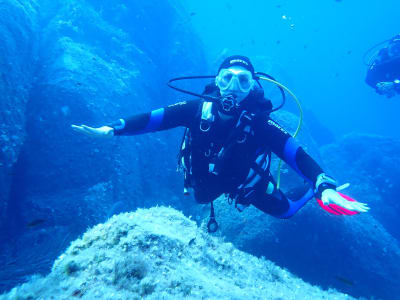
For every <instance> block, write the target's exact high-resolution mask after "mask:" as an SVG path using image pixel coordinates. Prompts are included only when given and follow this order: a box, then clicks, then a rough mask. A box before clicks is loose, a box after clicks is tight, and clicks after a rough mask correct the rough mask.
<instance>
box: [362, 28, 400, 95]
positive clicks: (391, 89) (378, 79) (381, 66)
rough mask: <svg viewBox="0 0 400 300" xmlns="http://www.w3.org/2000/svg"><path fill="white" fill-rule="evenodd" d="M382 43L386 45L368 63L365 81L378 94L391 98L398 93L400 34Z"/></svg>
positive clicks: (399, 86)
mask: <svg viewBox="0 0 400 300" xmlns="http://www.w3.org/2000/svg"><path fill="white" fill-rule="evenodd" d="M384 43H387V45H386V46H385V47H383V48H382V49H381V50H380V51H379V52H378V54H377V55H376V57H374V58H373V62H372V63H371V64H368V67H369V68H368V72H367V77H366V79H365V81H366V83H367V84H368V85H369V86H371V87H373V88H374V89H375V90H376V92H377V93H378V94H380V95H386V97H388V98H391V97H393V96H395V95H396V93H397V94H400V34H398V35H396V36H395V37H394V38H392V39H391V40H389V41H385V42H384ZM380 44H382V43H380ZM380 44H378V45H380ZM375 48H376V46H375V47H373V48H372V49H375Z"/></svg>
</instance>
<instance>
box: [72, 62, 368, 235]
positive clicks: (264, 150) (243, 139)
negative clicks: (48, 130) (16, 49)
mask: <svg viewBox="0 0 400 300" xmlns="http://www.w3.org/2000/svg"><path fill="white" fill-rule="evenodd" d="M257 74H258V73H255V71H254V67H253V65H252V64H251V62H250V60H249V59H248V58H247V57H245V56H240V55H235V56H230V57H228V58H226V59H225V60H224V62H223V63H222V64H221V66H220V67H219V70H218V75H217V76H215V82H213V83H211V84H209V85H207V86H206V88H205V91H204V93H203V94H202V95H201V97H200V98H199V99H196V100H192V101H187V102H186V101H185V102H179V103H176V104H173V105H170V106H167V107H164V108H160V109H156V110H153V111H151V112H148V113H143V114H137V115H134V116H131V117H129V118H126V119H119V120H118V121H116V122H114V123H112V124H109V125H106V126H102V127H99V128H93V127H89V126H86V125H80V126H76V125H72V128H73V129H74V130H75V131H77V132H80V133H84V134H87V135H89V136H99V137H101V136H106V137H111V136H123V135H137V134H143V133H148V132H154V131H161V130H167V129H171V128H175V127H179V126H183V127H186V131H185V135H184V138H183V142H182V149H181V153H180V165H181V166H182V168H183V170H184V182H185V186H184V190H185V192H188V189H190V188H191V189H193V191H194V197H195V199H196V201H197V202H199V203H202V204H206V203H211V218H210V222H209V224H208V229H209V231H210V232H214V231H215V230H216V229H217V223H216V222H215V218H214V211H213V205H212V203H213V201H214V200H215V199H217V198H218V197H219V196H221V195H222V194H225V195H227V196H228V197H229V199H230V200H231V201H232V202H234V203H235V206H236V207H237V208H238V209H239V210H243V209H244V208H246V207H247V206H249V205H254V206H255V207H256V208H258V209H260V210H262V211H263V212H265V213H267V214H270V215H272V216H274V217H277V218H290V217H291V216H293V215H294V214H295V213H296V212H297V211H298V210H299V209H300V208H301V207H303V206H304V205H305V204H306V203H307V202H308V201H309V200H310V199H311V198H313V197H314V196H316V197H317V198H319V199H320V200H319V201H320V205H321V206H322V207H323V208H324V209H326V210H327V211H329V212H330V213H333V214H344V215H352V214H355V213H359V212H367V211H368V209H369V207H368V206H367V205H366V204H364V203H360V202H357V201H354V200H352V199H351V198H348V197H347V196H345V195H343V194H340V193H339V192H337V191H336V188H337V184H336V181H335V180H334V179H333V178H331V177H330V176H327V175H326V174H325V173H324V171H323V170H322V168H321V167H320V166H319V165H318V164H317V163H316V162H315V161H314V159H312V158H311V157H310V156H309V155H308V154H307V153H306V152H305V151H304V150H303V148H302V147H300V146H299V145H298V144H297V143H296V141H295V139H294V138H293V137H292V136H291V135H290V134H289V133H288V132H287V131H286V130H285V129H284V128H282V127H281V126H280V125H279V124H278V123H276V122H275V121H274V120H272V119H271V118H270V116H269V114H270V112H271V111H273V109H272V104H271V102H270V101H269V100H267V99H266V98H265V97H264V92H263V89H262V87H261V85H260V84H259V83H258V79H259V78H258V77H257ZM271 152H273V153H275V154H276V155H277V156H278V157H279V158H281V159H282V160H284V161H285V162H286V163H287V164H289V165H290V166H291V167H292V168H293V169H294V170H295V171H296V172H297V173H298V174H299V175H300V176H302V177H303V178H304V179H305V180H306V181H307V182H308V183H309V187H310V188H309V189H308V190H307V191H306V192H304V194H302V195H300V196H299V195H296V196H295V197H294V198H293V197H291V196H286V195H285V194H284V193H283V192H282V191H281V190H280V189H279V188H278V187H277V184H276V182H275V180H274V178H273V177H272V175H271V173H270V162H271ZM288 195H289V194H288Z"/></svg>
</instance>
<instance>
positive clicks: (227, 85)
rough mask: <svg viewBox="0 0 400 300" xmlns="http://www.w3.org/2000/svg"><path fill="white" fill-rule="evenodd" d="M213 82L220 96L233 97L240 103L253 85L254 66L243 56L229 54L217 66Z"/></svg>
mask: <svg viewBox="0 0 400 300" xmlns="http://www.w3.org/2000/svg"><path fill="white" fill-rule="evenodd" d="M215 84H216V85H217V86H218V88H219V90H220V93H221V95H222V96H227V97H233V98H234V99H235V101H236V102H237V103H240V102H241V101H242V100H243V99H245V98H246V97H247V96H248V95H249V93H250V91H251V90H252V89H253V87H254V86H255V79H254V67H253V65H252V64H251V62H250V60H249V59H248V58H247V57H245V56H241V55H234V56H229V57H227V58H226V59H225V60H224V61H223V62H222V64H221V66H220V67H219V69H218V75H217V76H216V77H215Z"/></svg>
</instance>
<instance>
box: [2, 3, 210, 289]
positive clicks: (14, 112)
mask: <svg viewBox="0 0 400 300" xmlns="http://www.w3.org/2000/svg"><path fill="white" fill-rule="evenodd" d="M21 3H23V4H21ZM0 16H1V20H0V32H1V33H2V37H3V40H2V47H0V54H1V56H0V70H1V72H2V73H1V78H0V92H1V93H2V101H1V103H0V108H1V109H0V163H1V168H0V188H1V190H2V193H1V195H0V197H1V198H0V200H1V201H0V203H1V204H0V205H1V206H0V213H1V215H0V216H1V218H0V220H1V221H0V241H1V243H2V245H3V244H5V247H2V249H1V250H0V262H3V261H6V262H7V261H8V260H10V257H11V258H12V260H14V261H16V262H19V263H17V265H21V268H20V269H23V268H25V266H24V263H23V262H24V255H25V254H28V253H24V250H23V249H24V247H23V245H24V244H27V243H33V244H36V246H37V247H36V250H37V253H38V255H39V256H40V255H43V256H44V257H43V259H44V258H45V257H46V259H48V257H51V256H53V257H54V256H55V255H56V252H55V251H54V250H50V253H49V252H48V251H47V250H48V249H49V248H50V249H52V248H53V247H50V246H49V245H50V244H49V242H48V240H50V239H51V237H54V236H59V235H61V236H62V235H63V234H64V233H65V232H67V231H72V233H71V236H74V235H76V234H78V233H79V232H82V230H84V229H85V228H87V226H90V225H93V224H96V223H98V222H101V221H104V220H105V219H106V218H107V217H109V216H111V215H112V214H113V212H118V211H123V210H127V209H133V208H135V207H137V206H149V205H151V203H154V202H158V203H168V204H176V206H178V207H179V205H181V203H182V202H181V201H179V198H178V197H176V196H173V195H176V194H180V188H181V185H180V183H181V180H180V176H179V175H177V174H176V172H175V167H176V161H175V159H174V158H175V155H176V153H177V151H178V146H179V145H178V144H179V140H180V136H181V132H180V131H175V132H167V133H159V134H149V135H146V136H138V137H134V138H127V137H120V138H115V139H112V140H100V141H98V140H92V139H90V138H88V137H85V136H80V135H77V134H74V133H73V132H72V130H71V128H70V125H71V124H87V125H89V126H101V125H105V124H107V123H109V122H111V121H114V120H115V119H118V118H121V117H126V116H129V115H132V114H135V113H139V112H147V111H149V110H151V109H155V108H158V107H162V106H166V105H168V104H171V103H174V102H176V101H177V99H176V98H175V97H176V94H173V93H172V92H170V91H167V87H166V85H165V83H166V82H167V80H168V79H169V78H170V77H173V76H175V75H178V74H179V73H181V74H182V73H184V74H190V73H201V72H202V71H203V70H204V69H205V68H206V66H205V63H204V59H203V56H202V52H201V47H200V46H198V45H199V42H198V41H197V40H196V38H195V37H193V35H192V34H191V32H190V26H188V25H187V24H186V26H181V25H182V24H184V22H185V15H184V14H183V13H182V11H181V10H180V8H179V5H177V4H175V3H172V4H170V3H169V2H168V1H157V0H151V1H139V2H138V1H133V2H131V3H126V2H125V1H118V0H115V1H112V2H110V1H74V0H73V1H61V0H56V1H53V0H51V1H50V0H44V1H12V0H7V1H2V2H1V4H0ZM154 20H157V21H156V22H155V21H154ZM39 37H40V38H39ZM3 45H4V46H3ZM189 85H190V83H189ZM167 141H168V142H167ZM170 141H172V142H170ZM173 141H176V142H173ZM155 153H158V154H159V155H153V154H155ZM171 178H172V180H171ZM156 182H157V189H154V184H155V183H156ZM171 182H176V184H171ZM3 191H4V193H3ZM183 205H184V204H183ZM181 208H183V207H182V206H181ZM67 228H68V229H67ZM60 247H61V248H62V246H58V247H55V248H56V249H57V248H58V249H59V248H60ZM41 249H42V250H43V251H42V250H41ZM56 251H59V250H56ZM39 261H40V259H39ZM47 267H48V265H47ZM12 269H16V268H11V267H10V270H12ZM38 269H39V271H41V270H42V268H41V267H40V264H39V266H38ZM2 272H4V273H2ZM7 272H8V270H2V271H0V282H1V284H3V283H4V282H5V280H2V279H3V276H6V275H7ZM27 274H29V272H27ZM25 275H26V274H25ZM18 276H19V275H18ZM7 277H13V276H7ZM2 288H4V287H3V286H1V285H0V289H2Z"/></svg>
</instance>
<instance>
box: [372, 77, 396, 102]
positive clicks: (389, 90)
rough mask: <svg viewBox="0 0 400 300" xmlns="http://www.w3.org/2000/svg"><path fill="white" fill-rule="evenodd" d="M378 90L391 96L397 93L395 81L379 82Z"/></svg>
mask: <svg viewBox="0 0 400 300" xmlns="http://www.w3.org/2000/svg"><path fill="white" fill-rule="evenodd" d="M376 90H377V92H378V94H380V95H386V97H388V98H391V97H393V96H395V95H396V90H395V83H394V82H385V81H383V82H378V83H377V84H376Z"/></svg>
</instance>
